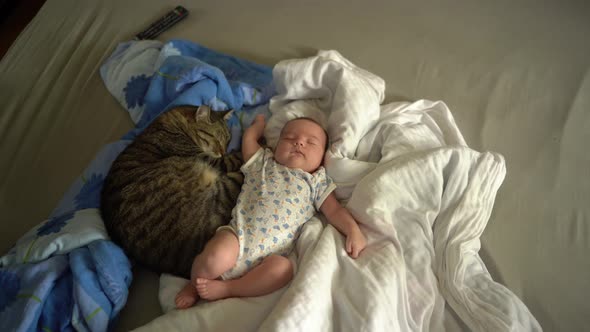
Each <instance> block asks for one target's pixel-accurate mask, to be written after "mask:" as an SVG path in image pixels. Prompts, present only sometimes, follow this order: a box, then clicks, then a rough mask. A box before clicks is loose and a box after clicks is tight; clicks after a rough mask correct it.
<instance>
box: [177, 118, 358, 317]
mask: <svg viewBox="0 0 590 332" xmlns="http://www.w3.org/2000/svg"><path fill="white" fill-rule="evenodd" d="M264 127H265V122H264V116H262V115H258V116H257V117H256V118H255V119H254V122H253V123H252V125H251V126H250V127H249V128H248V129H246V131H245V132H244V137H243V141H242V155H243V157H244V162H245V164H244V165H243V166H242V168H241V170H242V172H243V173H244V176H245V178H244V184H243V186H242V191H241V192H240V195H239V197H238V200H237V204H236V207H235V208H234V210H233V211H232V220H231V222H230V224H229V225H228V226H223V227H220V228H219V229H218V230H217V232H216V234H215V236H213V238H212V239H211V240H209V242H208V243H207V245H206V246H205V249H203V252H201V253H200V254H199V255H197V257H196V258H195V260H194V262H193V266H192V270H191V281H190V282H189V283H188V284H187V285H186V286H185V287H184V288H183V289H182V290H181V291H180V292H179V293H178V294H177V295H176V300H175V302H176V307H177V308H179V309H184V308H188V307H190V306H192V305H193V304H194V303H195V301H196V300H197V299H198V298H199V297H200V298H203V299H206V300H217V299H223V298H227V297H250V296H262V295H266V294H269V293H272V292H274V291H275V290H278V289H280V288H282V287H283V286H285V285H286V284H287V283H289V281H291V279H292V278H293V274H294V266H293V263H292V262H291V261H290V260H289V259H288V258H287V257H285V256H287V255H288V254H289V253H290V252H291V251H292V250H293V247H294V245H295V240H296V239H297V236H298V234H299V231H300V229H301V226H302V225H303V224H304V223H305V222H306V221H308V220H309V219H310V218H311V217H312V216H313V215H314V214H315V211H316V209H317V210H319V211H321V212H322V213H323V214H324V215H325V216H326V218H327V220H328V222H329V223H330V224H331V225H333V226H334V227H336V229H338V230H339V231H340V232H341V233H343V234H344V235H346V251H347V253H348V254H349V255H350V256H351V257H353V258H356V257H358V255H359V253H360V252H361V251H362V250H363V249H364V248H365V246H366V239H365V236H364V235H363V233H362V232H361V230H360V228H359V226H358V224H357V222H356V220H355V219H354V218H353V217H352V215H351V214H350V212H349V211H348V210H347V209H346V208H344V207H343V206H341V205H340V203H338V201H337V200H336V197H335V195H334V193H333V190H334V189H335V185H334V184H333V183H332V180H331V179H330V178H329V177H328V176H327V175H326V171H325V170H324V168H323V167H321V163H322V160H323V158H324V152H325V149H326V146H327V139H328V138H327V136H326V133H325V131H324V129H323V128H322V127H321V126H320V125H318V124H317V123H316V122H315V121H313V120H311V119H308V118H299V119H295V120H291V121H289V122H288V123H287V124H286V125H285V126H284V127H283V129H282V131H281V135H280V138H279V142H278V144H277V147H276V149H275V151H274V155H273V152H272V151H271V150H269V149H263V148H261V147H260V145H259V144H258V141H259V139H260V138H261V137H262V135H263V132H264Z"/></svg>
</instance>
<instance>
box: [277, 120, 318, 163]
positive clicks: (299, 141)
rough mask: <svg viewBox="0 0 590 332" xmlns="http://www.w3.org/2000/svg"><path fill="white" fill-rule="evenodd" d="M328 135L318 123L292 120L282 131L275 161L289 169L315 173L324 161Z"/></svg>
mask: <svg viewBox="0 0 590 332" xmlns="http://www.w3.org/2000/svg"><path fill="white" fill-rule="evenodd" d="M327 139H328V138H327V137H326V134H325V132H324V130H323V129H322V127H320V126H319V125H318V124H317V123H315V122H313V121H310V120H307V119H297V120H292V121H289V122H288V123H287V125H285V127H284V128H283V130H282V131H281V137H280V138H279V143H278V144H277V147H276V149H275V153H274V157H275V160H276V161H277V162H278V163H279V164H281V165H284V166H287V167H289V168H300V169H302V170H304V171H306V172H308V173H313V172H315V170H317V169H318V167H320V165H321V163H322V160H323V159H324V152H325V151H324V148H325V146H326V140H327Z"/></svg>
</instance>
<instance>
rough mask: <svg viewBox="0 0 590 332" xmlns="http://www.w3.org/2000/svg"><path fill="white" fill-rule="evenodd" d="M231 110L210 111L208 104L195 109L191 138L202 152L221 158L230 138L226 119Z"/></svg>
mask: <svg viewBox="0 0 590 332" xmlns="http://www.w3.org/2000/svg"><path fill="white" fill-rule="evenodd" d="M231 112H232V111H217V112H214V111H211V109H210V108H209V107H208V106H205V105H203V106H199V108H198V109H197V110H196V112H195V114H194V117H195V120H196V121H195V124H194V130H195V132H194V133H193V134H194V135H192V136H193V139H194V140H195V143H197V145H198V146H199V147H200V148H201V150H202V151H203V153H204V154H205V155H207V156H209V157H212V158H221V156H223V155H224V154H225V151H226V148H227V145H228V144H229V141H230V139H231V134H230V132H229V128H228V127H227V123H226V120H227V119H228V118H229V117H230V116H231Z"/></svg>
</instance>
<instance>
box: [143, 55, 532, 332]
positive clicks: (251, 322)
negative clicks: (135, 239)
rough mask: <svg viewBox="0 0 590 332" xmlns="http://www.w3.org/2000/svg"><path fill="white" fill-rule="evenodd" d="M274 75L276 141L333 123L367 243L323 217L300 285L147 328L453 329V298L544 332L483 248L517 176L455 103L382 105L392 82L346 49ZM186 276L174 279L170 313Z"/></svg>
mask: <svg viewBox="0 0 590 332" xmlns="http://www.w3.org/2000/svg"><path fill="white" fill-rule="evenodd" d="M273 74H274V79H275V83H276V84H277V88H278V92H279V96H277V97H275V98H274V99H273V100H272V101H271V103H270V109H271V112H272V114H273V116H272V117H271V119H270V120H269V123H268V126H267V130H266V132H265V136H266V137H267V140H268V141H269V143H270V144H271V145H272V144H273V143H275V142H276V138H277V137H278V134H279V131H280V128H281V127H282V125H283V124H284V123H285V122H286V121H287V120H288V119H290V118H293V117H297V116H302V115H306V116H311V117H314V118H316V119H318V120H319V121H321V122H323V123H324V124H326V125H327V128H328V133H329V135H330V138H331V148H330V151H329V152H328V154H327V157H326V168H327V170H328V173H329V174H330V175H331V176H332V177H333V178H334V180H335V182H336V183H337V184H338V185H339V189H338V191H337V195H338V197H339V198H340V199H342V200H343V201H346V202H347V207H348V208H349V209H350V210H351V212H352V213H353V214H354V216H355V217H356V218H357V219H358V221H359V223H360V224H361V228H362V230H363V232H365V234H366V235H367V238H368V246H367V248H366V249H365V251H364V252H363V253H362V255H361V256H360V257H359V258H358V259H356V260H354V259H351V258H349V257H348V255H347V254H346V252H345V251H344V249H343V248H344V245H343V236H342V235H341V234H340V233H339V232H338V231H337V230H336V229H335V228H333V227H332V226H325V223H322V222H321V221H320V219H318V218H313V219H312V220H311V221H309V222H308V223H307V224H306V225H305V226H304V228H303V231H302V234H301V237H300V238H299V240H298V242H297V246H296V254H297V257H298V272H297V274H296V276H295V278H294V279H293V281H292V282H291V284H290V286H289V287H287V288H286V289H282V290H279V291H277V292H275V293H273V294H270V295H268V296H265V297H260V298H255V299H228V300H222V301H217V302H213V303H207V304H199V305H197V306H196V307H193V308H190V309H187V310H182V311H176V310H172V311H169V313H168V314H166V315H164V316H162V317H160V318H158V319H156V320H154V321H153V322H151V323H150V324H148V325H146V326H144V327H142V328H140V329H138V330H140V331H164V330H166V331H171V330H189V329H190V330H195V329H199V328H206V329H208V330H255V329H257V330H262V331H290V330H304V331H330V330H333V331H345V330H346V331H348V330H350V331H360V330H369V331H433V330H444V326H445V306H447V305H449V306H451V307H452V309H453V310H454V311H455V312H456V313H457V315H458V316H459V317H460V319H461V320H462V321H463V322H464V323H465V324H466V325H467V327H468V328H469V329H471V330H476V331H538V330H541V328H540V326H539V325H538V323H537V321H536V320H535V318H534V317H533V316H532V315H531V313H530V312H529V310H528V309H527V308H526V306H525V305H524V304H523V303H522V302H521V301H520V299H518V297H516V296H515V295H514V294H513V293H512V292H511V291H510V290H508V289H507V288H505V287H504V286H502V285H500V284H498V283H495V282H494V281H493V280H492V279H491V277H490V275H489V273H488V272H487V270H486V267H485V265H484V264H483V262H482V260H481V259H480V257H479V255H478V251H479V248H480V241H479V238H480V236H481V234H482V232H483V230H484V228H485V226H486V224H487V221H488V219H489V216H490V214H491V211H492V207H493V204H494V199H495V195H496V192H497V190H498V188H499V186H500V185H501V183H502V181H503V180H504V176H505V166H504V159H503V157H502V156H500V155H499V154H495V153H489V152H486V153H480V152H477V151H474V150H472V149H470V148H468V147H467V146H466V144H465V141H464V140H463V137H462V135H461V133H460V131H459V129H458V128H457V126H456V124H455V122H454V120H453V117H452V115H451V113H450V111H449V109H448V108H447V107H446V105H445V104H444V103H442V102H431V101H427V100H420V101H417V102H415V103H394V104H389V105H384V106H380V103H381V102H382V100H383V91H384V88H385V87H384V83H383V81H382V80H381V79H380V78H379V77H376V76H375V75H373V74H371V73H368V72H366V71H364V70H361V69H360V68H358V67H356V66H354V65H353V64H352V63H350V62H349V61H347V60H346V59H344V58H343V57H341V55H340V54H338V53H337V52H333V51H331V52H320V53H319V54H318V56H316V57H312V58H309V59H303V60H289V61H283V62H281V63H279V64H278V65H277V66H276V67H275V70H274V72H273ZM182 284H183V282H182V281H181V280H180V279H178V278H169V277H163V278H162V279H161V290H160V300H161V302H162V306H163V307H164V308H165V309H166V310H170V309H171V308H172V303H173V299H174V296H175V293H176V291H178V289H180V287H182ZM253 304H256V305H253ZM232 312H233V313H238V312H239V313H240V314H239V315H232V314H231V313H232ZM245 313H250V314H245Z"/></svg>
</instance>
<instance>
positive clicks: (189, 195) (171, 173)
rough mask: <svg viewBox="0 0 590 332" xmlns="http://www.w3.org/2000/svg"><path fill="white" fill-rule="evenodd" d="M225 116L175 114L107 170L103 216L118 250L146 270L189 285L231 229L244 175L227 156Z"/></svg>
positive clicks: (193, 111)
mask: <svg viewBox="0 0 590 332" xmlns="http://www.w3.org/2000/svg"><path fill="white" fill-rule="evenodd" d="M227 113H228V112H212V111H211V110H210V108H209V107H207V106H200V107H198V108H197V107H194V106H181V107H176V108H173V109H171V110H169V111H167V112H166V113H164V114H162V115H161V116H159V117H158V118H157V119H156V120H155V121H154V122H153V123H152V124H150V125H149V126H148V127H147V128H146V129H145V130H144V131H143V132H142V133H141V134H140V135H139V136H138V137H137V138H136V139H135V140H134V141H133V142H132V143H131V144H130V145H129V146H128V147H127V148H126V149H125V150H124V151H123V152H122V153H121V154H120V155H119V156H118V157H117V159H116V160H115V161H114V163H113V165H112V166H111V169H110V171H109V174H108V175H107V177H106V179H105V181H104V186H103V189H102V197H101V212H102V217H103V219H104V222H105V225H106V227H107V230H108V232H109V235H110V236H111V237H112V239H113V240H114V241H115V243H117V244H119V245H120V246H121V247H122V248H123V249H124V250H125V252H126V253H127V254H128V255H129V256H130V257H131V258H133V259H135V260H137V261H138V262H139V263H141V264H144V265H146V266H147V267H148V268H151V269H153V270H155V271H157V272H166V273H172V274H175V275H178V276H181V277H185V278H189V276H190V269H191V264H192V262H193V259H194V258H195V256H196V255H197V254H198V253H200V252H201V251H202V250H203V247H204V246H205V244H206V242H207V241H208V240H209V239H210V238H211V237H212V236H213V235H214V233H215V230H216V229H217V228H218V227H219V226H221V225H225V224H227V223H228V222H229V220H230V218H231V210H232V208H233V207H234V205H235V204H236V199H237V197H238V193H239V192H240V188H241V185H242V182H243V175H242V174H241V173H240V172H239V168H240V166H241V165H242V160H241V156H240V154H239V153H235V154H229V155H226V154H225V149H226V146H227V144H228V142H229V140H230V133H229V130H228V128H227V125H226V122H225V116H226V115H227Z"/></svg>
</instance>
